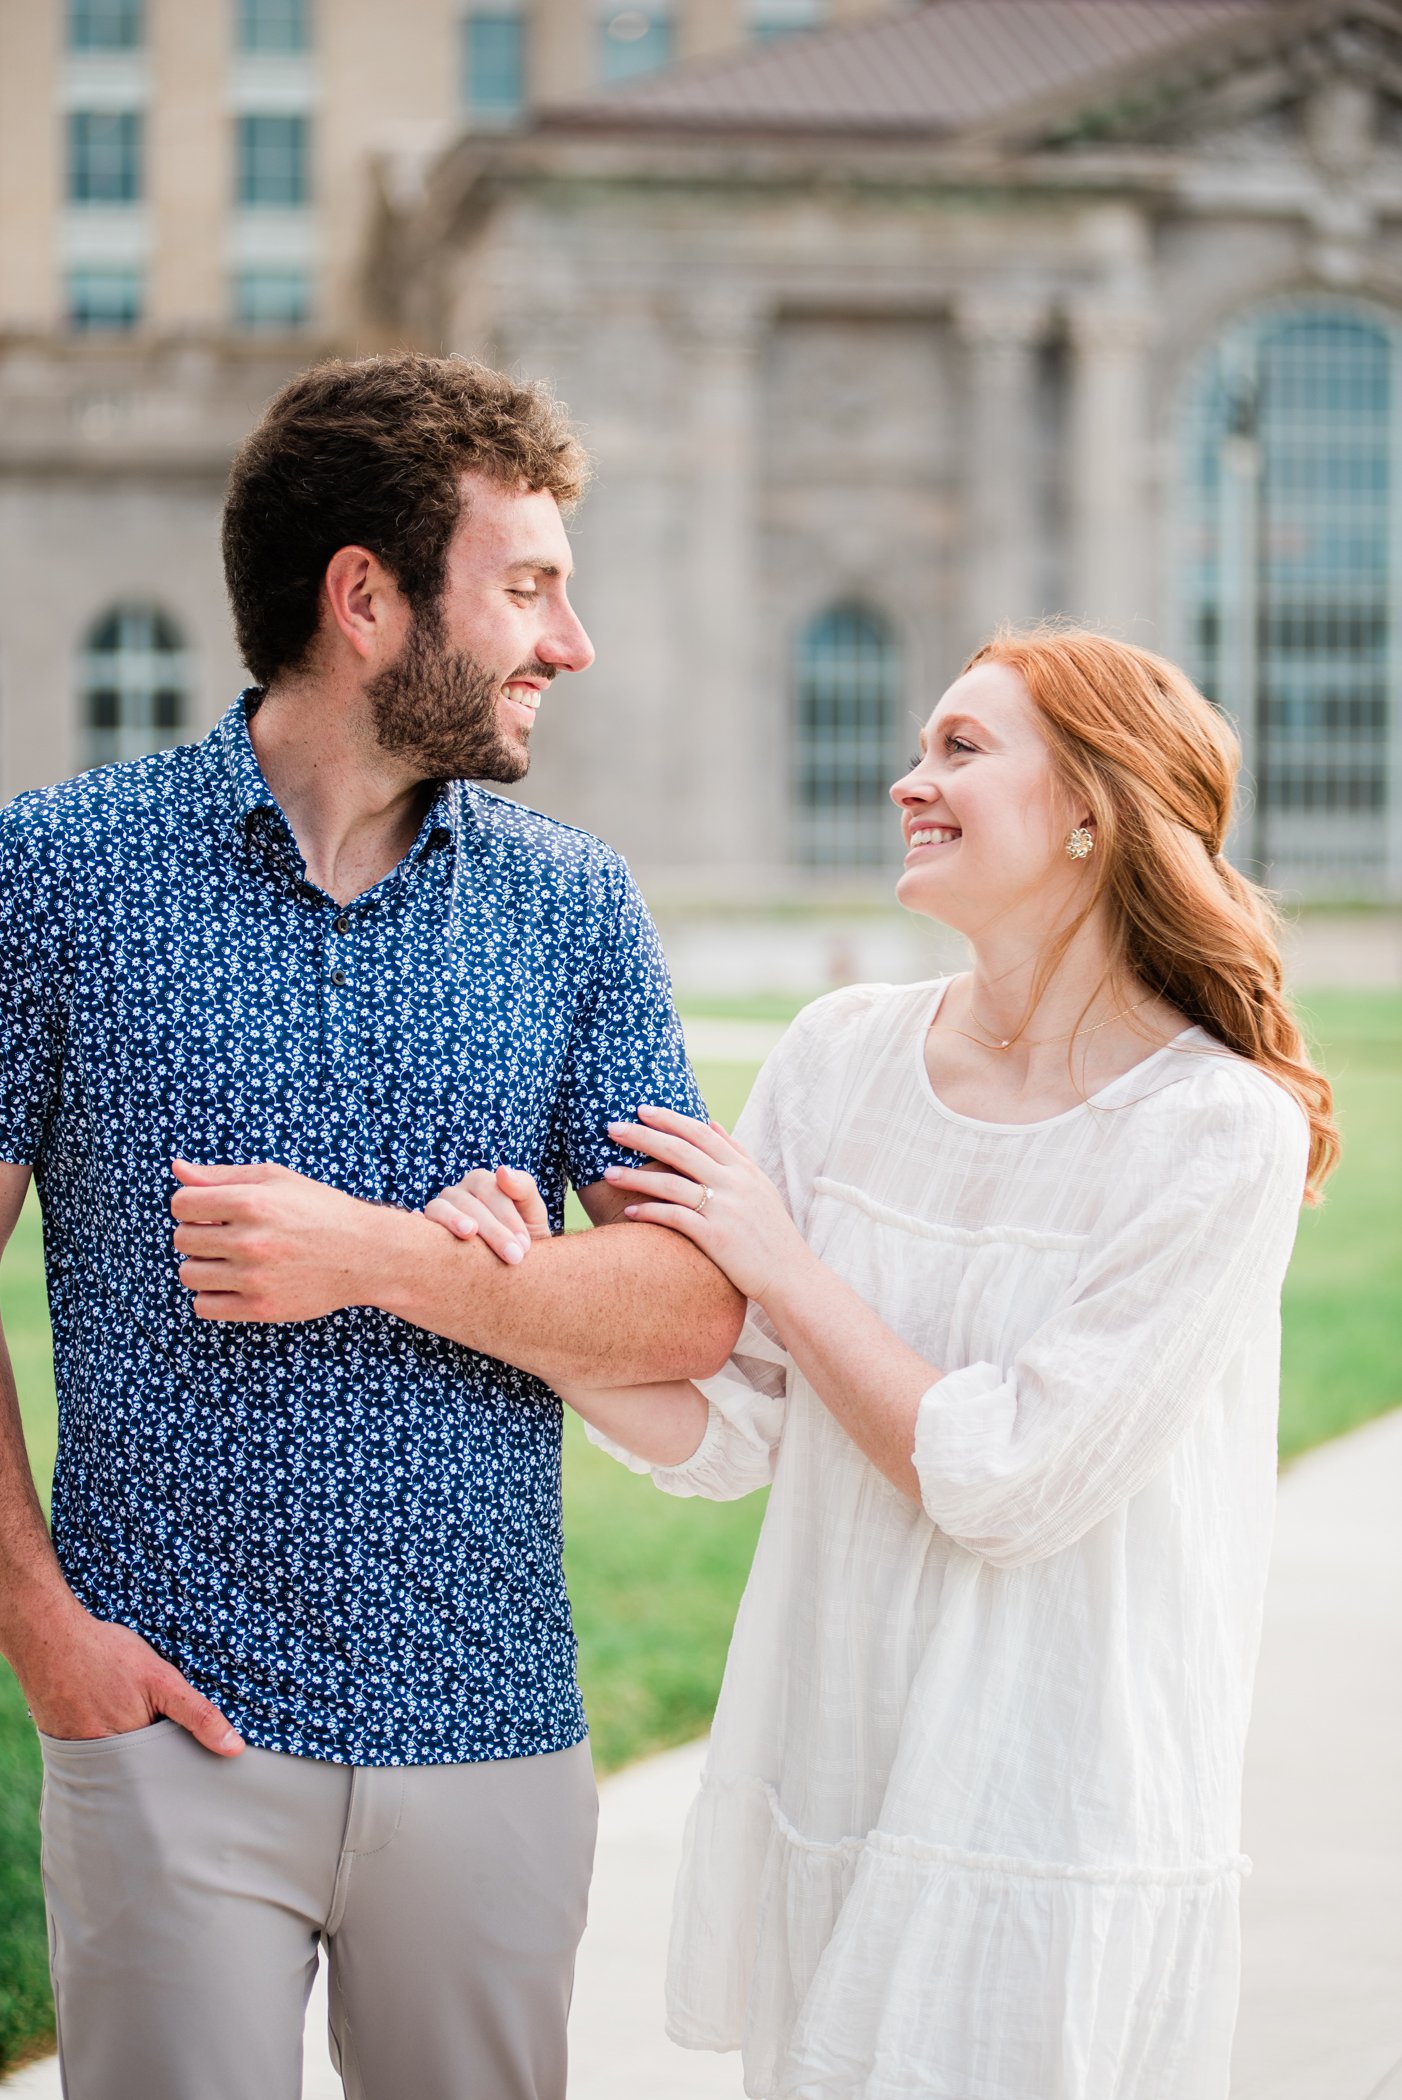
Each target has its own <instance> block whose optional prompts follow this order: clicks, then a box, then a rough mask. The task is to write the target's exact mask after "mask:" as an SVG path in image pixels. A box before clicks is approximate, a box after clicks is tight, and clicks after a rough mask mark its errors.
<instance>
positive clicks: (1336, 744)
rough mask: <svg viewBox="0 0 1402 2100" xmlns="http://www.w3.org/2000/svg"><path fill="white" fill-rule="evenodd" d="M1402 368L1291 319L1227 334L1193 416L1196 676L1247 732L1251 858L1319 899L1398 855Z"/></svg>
mask: <svg viewBox="0 0 1402 2100" xmlns="http://www.w3.org/2000/svg"><path fill="white" fill-rule="evenodd" d="M1399 355H1402V351H1400V350H1399V338H1398V336H1397V335H1396V334H1395V333H1394V332H1393V331H1392V330H1391V329H1389V328H1388V327H1387V326H1386V325H1385V324H1384V323H1383V322H1381V321H1379V320H1376V319H1374V318H1373V317H1372V316H1370V315H1367V314H1363V313H1359V312H1357V311H1351V310H1349V309H1347V308H1342V307H1329V306H1323V305H1320V306H1309V307H1303V306H1301V307H1291V308H1277V309H1274V310H1271V311H1268V312H1266V313H1264V314H1258V315H1256V316H1253V317H1252V318H1250V319H1249V320H1247V321H1244V322H1242V323H1239V324H1237V325H1236V326H1235V327H1234V328H1233V329H1232V330H1230V331H1228V333H1227V335H1226V336H1225V337H1224V338H1223V339H1222V340H1221V342H1220V343H1219V344H1218V345H1217V346H1216V348H1215V349H1214V351H1213V353H1212V354H1211V356H1210V357H1209V358H1208V360H1207V361H1206V363H1205V365H1204V368H1203V370H1202V372H1201V373H1200V375H1199V379H1198V384H1197V387H1196V389H1195V391H1194V394H1193V397H1192V399H1191V402H1190V405H1189V409H1188V419H1187V435H1186V442H1187V457H1188V465H1189V474H1188V490H1187V505H1186V520H1185V522H1186V526H1187V533H1188V541H1187V548H1186V592H1187V599H1188V609H1189V619H1188V622H1187V627H1188V633H1187V643H1188V649H1187V654H1188V657H1189V662H1190V668H1191V669H1192V671H1193V673H1194V675H1195V676H1196V677H1197V679H1198V681H1199V682H1200V683H1201V685H1202V687H1203V689H1204V691H1206V692H1207V693H1208V694H1209V695H1210V696H1211V697H1212V698H1213V699H1214V700H1216V701H1218V702H1219V704H1221V705H1222V706H1223V707H1224V708H1226V709H1227V711H1228V712H1229V713H1231V714H1232V715H1233V716H1234V717H1235V718H1236V720H1237V722H1238V725H1239V727H1240V728H1241V730H1242V734H1243V742H1244V745H1245V748H1246V759H1247V767H1248V770H1249V772H1250V773H1251V775H1252V777H1253V780H1254V783H1255V793H1256V802H1257V809H1256V813H1255V815H1254V817H1253V818H1251V819H1250V820H1247V821H1244V822H1243V824H1242V826H1241V833H1242V836H1241V839H1240V842H1239V845H1238V849H1237V857H1238V858H1241V859H1244V860H1245V861H1247V862H1248V864H1250V863H1253V862H1259V861H1264V862H1265V863H1266V865H1267V867H1268V868H1270V870H1271V871H1272V875H1273V879H1275V880H1277V881H1279V880H1285V881H1287V882H1289V883H1291V884H1293V885H1297V886H1301V887H1305V888H1314V889H1322V888H1334V889H1342V890H1348V889H1351V888H1363V889H1368V888H1372V887H1374V886H1375V884H1376V879H1377V875H1378V873H1379V872H1380V871H1381V868H1382V865H1383V861H1384V858H1385V852H1386V818H1387V801H1388V794H1387V777H1388V751H1389V738H1390V735H1392V734H1395V727H1394V723H1393V712H1394V709H1395V706H1396V697H1395V691H1394V686H1395V659H1396V655H1397V648H1398V637H1397V634H1396V631H1395V627H1396V620H1395V614H1394V610H1393V606H1392V596H1393V593H1394V591H1395V589H1396V586H1397V579H1395V575H1394V571H1395V562H1394V544H1395V542H1396V539H1397V536H1398V530H1399V517H1398V511H1399V499H1400V498H1402V491H1399V488H1398V485H1397V475H1396V467H1395V461H1396V457H1397V453H1398V446H1399V438H1402V417H1399V402H1400V400H1402V397H1400V396H1399V386H1398V381H1399V377H1402V371H1400V370H1399ZM1253 872H1259V870H1257V869H1255V868H1253Z"/></svg>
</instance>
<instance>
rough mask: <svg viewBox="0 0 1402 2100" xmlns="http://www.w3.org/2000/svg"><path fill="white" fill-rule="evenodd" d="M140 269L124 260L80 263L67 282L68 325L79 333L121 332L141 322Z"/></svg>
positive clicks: (73, 269)
mask: <svg viewBox="0 0 1402 2100" xmlns="http://www.w3.org/2000/svg"><path fill="white" fill-rule="evenodd" d="M142 289H143V287H142V281H141V272H140V270H138V269H134V268H131V267H129V266H127V265H126V264H122V263H80V264H75V266H74V267H73V268H72V269H71V270H70V271H69V272H68V277H67V281H66V290H67V305H68V325H69V327H70V328H73V329H76V330H77V331H78V333H79V334H83V335H93V334H104V335H106V334H121V333H122V332H123V331H124V330H126V329H129V328H135V327H137V326H138V325H139V323H140V321H141V308H142Z"/></svg>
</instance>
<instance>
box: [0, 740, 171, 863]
mask: <svg viewBox="0 0 1402 2100" xmlns="http://www.w3.org/2000/svg"><path fill="white" fill-rule="evenodd" d="M200 748H201V747H200V746H199V745H197V744H182V745H180V746H178V747H177V748H175V749H174V750H170V751H157V752H154V753H153V754H152V755H151V756H150V757H147V758H132V759H124V760H122V761H120V762H119V763H118V764H116V765H110V766H98V767H95V768H94V769H93V770H92V771H90V772H87V773H77V774H75V775H74V776H73V777H72V779H70V780H60V781H56V782H55V783H54V784H53V785H52V786H50V787H40V788H29V789H27V790H26V791H25V792H24V793H23V794H19V795H16V796H15V798H14V800H13V801H12V802H10V803H8V804H7V805H6V807H5V808H4V809H3V810H0V837H3V838H4V839H5V841H6V842H7V844H9V846H10V848H11V850H12V851H13V850H14V849H15V848H16V847H18V848H20V849H24V848H26V847H27V848H28V850H29V851H30V852H31V853H33V854H34V855H35V856H36V857H38V858H39V859H41V860H42V859H45V858H47V857H48V856H49V855H50V854H51V853H52V852H53V851H55V850H59V851H61V850H62V849H63V848H65V847H71V848H72V849H73V850H75V851H76V852H78V853H79V854H81V855H84V856H86V855H87V854H90V853H92V852H94V851H97V852H102V853H104V854H106V853H110V852H111V851H112V850H113V849H114V848H115V847H116V846H117V845H118V843H119V842H120V841H121V840H123V839H129V840H131V841H133V842H140V841H143V840H148V841H149V839H150V836H151V828H152V820H153V818H157V817H158V816H159V815H160V813H161V812H162V810H163V809H169V810H171V812H172V813H174V812H175V811H176V810H177V809H178V808H179V807H180V806H181V805H182V804H183V803H184V801H185V799H186V798H187V796H188V793H189V789H190V785H191V781H192V778H193V772H194V767H195V765H196V764H197V763H198V760H199V757H200Z"/></svg>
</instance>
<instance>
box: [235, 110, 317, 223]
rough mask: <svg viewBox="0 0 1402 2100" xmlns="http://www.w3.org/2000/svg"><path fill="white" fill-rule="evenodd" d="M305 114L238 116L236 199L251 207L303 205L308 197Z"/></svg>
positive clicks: (307, 127) (306, 126) (306, 123)
mask: <svg viewBox="0 0 1402 2100" xmlns="http://www.w3.org/2000/svg"><path fill="white" fill-rule="evenodd" d="M308 130H309V126H308V122H307V119H306V118H305V117H284V116H266V117H240V118H239V120H238V201H239V203H240V204H242V205H247V206H252V207H254V208H255V209H256V208H258V207H260V206H264V207H281V208H283V209H286V208H288V207H292V206H296V205H300V204H305V203H306V202H307V196H308V182H307V140H308Z"/></svg>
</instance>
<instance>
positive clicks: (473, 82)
mask: <svg viewBox="0 0 1402 2100" xmlns="http://www.w3.org/2000/svg"><path fill="white" fill-rule="evenodd" d="M462 68H463V107H464V108H465V109H466V110H467V113H468V115H469V116H471V117H473V118H475V119H476V121H477V122H478V123H479V124H509V123H511V122H512V120H513V119H514V118H516V117H518V116H519V115H520V113H521V107H522V104H523V102H524V101H525V71H526V69H525V23H524V21H523V20H522V18H521V16H520V15H518V14H512V13H509V12H507V11H505V10H503V9H495V8H481V9H476V10H474V11H473V13H472V14H470V15H468V16H467V17H466V18H465V19H464V21H463V25H462Z"/></svg>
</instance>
